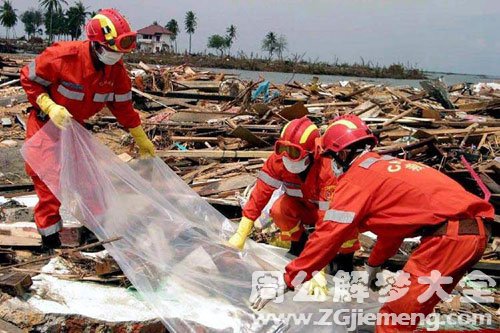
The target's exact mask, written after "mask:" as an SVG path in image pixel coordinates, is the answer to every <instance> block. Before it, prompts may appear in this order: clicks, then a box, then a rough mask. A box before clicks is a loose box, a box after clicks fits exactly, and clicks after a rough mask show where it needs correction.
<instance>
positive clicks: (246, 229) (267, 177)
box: [228, 154, 282, 250]
mask: <svg viewBox="0 0 500 333" xmlns="http://www.w3.org/2000/svg"><path fill="white" fill-rule="evenodd" d="M279 165H280V164H279V163H278V162H277V156H276V155H275V154H272V155H271V156H270V157H269V158H268V159H267V160H266V162H265V163H264V166H263V168H262V170H261V171H260V173H259V176H258V178H257V182H256V184H255V187H254V188H253V190H252V193H251V194H250V198H249V199H248V202H247V203H246V205H245V207H244V208H243V217H242V218H241V221H240V223H239V225H238V229H237V230H236V232H235V233H234V235H233V236H231V238H230V239H229V241H228V242H229V245H231V246H232V247H234V248H236V249H239V250H242V249H243V247H244V246H245V242H246V239H247V238H248V236H249V235H250V233H251V232H252V228H253V225H254V221H255V220H256V219H257V218H258V217H259V216H260V214H261V212H262V210H263V209H264V207H265V206H266V204H267V203H268V202H269V199H271V196H272V195H273V192H274V190H276V189H277V188H279V187H280V186H281V184H282V182H281V179H280V177H279V172H278V170H277V169H278V168H279Z"/></svg>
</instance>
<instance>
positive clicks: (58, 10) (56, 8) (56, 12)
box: [40, 0, 68, 42]
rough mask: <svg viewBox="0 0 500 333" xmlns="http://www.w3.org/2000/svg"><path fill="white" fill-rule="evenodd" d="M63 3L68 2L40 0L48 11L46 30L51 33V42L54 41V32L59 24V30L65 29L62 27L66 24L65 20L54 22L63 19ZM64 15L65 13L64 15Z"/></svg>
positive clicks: (64, 0) (62, 0)
mask: <svg viewBox="0 0 500 333" xmlns="http://www.w3.org/2000/svg"><path fill="white" fill-rule="evenodd" d="M62 4H65V5H67V4H68V2H67V1H66V0H40V5H41V6H42V7H43V8H44V9H45V10H46V11H47V13H46V19H45V30H46V31H47V33H48V34H49V42H52V40H53V36H54V32H55V29H54V28H55V26H56V24H57V28H58V29H59V31H61V30H64V29H61V28H62V26H64V22H56V23H54V20H59V21H60V19H61V17H60V16H61V15H62ZM55 16H58V17H55ZM62 16H64V15H62Z"/></svg>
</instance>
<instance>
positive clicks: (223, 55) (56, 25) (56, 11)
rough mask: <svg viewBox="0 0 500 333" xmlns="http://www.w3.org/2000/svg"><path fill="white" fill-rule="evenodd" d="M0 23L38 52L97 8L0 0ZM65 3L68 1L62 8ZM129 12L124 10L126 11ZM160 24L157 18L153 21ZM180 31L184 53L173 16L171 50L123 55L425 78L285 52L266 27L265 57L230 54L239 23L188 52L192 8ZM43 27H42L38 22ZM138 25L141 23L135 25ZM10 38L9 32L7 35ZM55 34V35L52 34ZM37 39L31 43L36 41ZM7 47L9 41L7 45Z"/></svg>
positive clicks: (194, 20) (78, 27)
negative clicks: (20, 31)
mask: <svg viewBox="0 0 500 333" xmlns="http://www.w3.org/2000/svg"><path fill="white" fill-rule="evenodd" d="M0 1H2V2H1V3H0V25H3V26H4V27H5V28H6V30H7V34H8V33H9V32H11V36H12V37H11V38H15V37H16V36H14V33H12V31H13V27H14V26H15V25H16V23H17V21H18V20H19V21H21V22H22V23H23V24H24V30H25V33H26V34H27V36H28V39H29V40H30V41H31V42H30V43H26V44H25V45H21V48H23V49H24V50H26V51H28V52H35V53H36V52H41V51H42V50H43V49H44V47H45V46H46V45H47V44H43V39H42V38H43V36H44V33H45V34H46V36H48V39H47V41H48V42H49V43H50V42H52V41H53V40H54V39H57V40H68V39H71V40H74V39H78V38H80V37H81V35H82V33H83V27H84V25H85V22H86V21H87V19H88V18H89V17H92V16H94V15H95V14H96V13H95V12H90V11H89V10H88V8H87V7H85V6H84V4H83V1H81V0H76V1H74V3H73V5H68V1H66V0H38V3H39V5H40V8H39V9H34V8H30V9H28V10H27V11H25V12H23V13H21V14H20V15H19V17H18V14H17V10H16V9H15V8H14V7H13V4H12V3H13V2H12V1H11V0H0ZM64 6H68V7H67V8H64ZM124 14H125V15H127V13H124ZM155 23H158V21H155ZM183 23H184V31H185V33H187V34H188V36H189V39H188V42H189V43H188V45H189V48H188V50H186V52H184V53H182V51H181V53H177V51H178V50H177V40H178V36H179V34H180V33H181V28H180V27H179V23H178V21H177V20H176V19H175V18H172V19H170V20H169V21H168V22H167V23H166V24H165V27H166V28H167V29H168V30H170V31H171V32H172V34H171V35H170V51H169V52H165V53H159V54H144V53H139V52H134V53H132V54H127V55H126V58H125V59H126V60H128V61H131V62H139V61H143V62H146V63H152V64H165V65H180V64H184V63H190V64H192V65H194V66H199V67H218V68H226V69H243V70H253V71H270V72H286V73H306V74H324V75H344V76H357V77H373V78H397V79H423V78H425V75H424V73H423V71H422V70H420V69H417V68H414V67H413V66H411V65H404V64H393V65H390V66H381V65H378V64H373V63H372V62H370V61H368V62H365V61H364V59H363V58H361V61H360V62H355V63H346V62H340V61H339V60H338V59H337V60H335V61H333V62H332V63H328V62H325V61H319V60H317V59H316V60H313V59H306V53H304V54H293V53H290V52H289V53H288V55H286V54H285V51H288V50H289V44H288V40H287V37H286V36H285V35H283V34H278V33H276V32H274V31H269V32H268V33H267V34H266V35H265V36H263V39H262V41H261V51H262V52H264V53H265V54H267V56H261V55H259V54H258V53H250V55H247V54H245V53H243V52H241V51H240V52H238V53H237V54H235V55H232V54H231V48H232V46H233V45H234V43H235V41H236V40H237V27H236V25H234V24H231V25H230V26H229V27H227V28H226V31H225V33H223V34H213V35H211V36H210V37H209V38H208V40H207V44H206V46H207V49H208V50H214V51H215V54H211V53H208V52H207V51H204V52H203V53H193V52H192V43H191V42H192V38H193V35H194V34H195V32H196V30H197V29H198V17H197V15H196V13H194V12H193V11H188V12H187V13H186V14H185V15H184V18H183ZM42 26H44V27H45V29H44V30H43V29H42V28H41V27H42ZM135 28H137V29H139V28H140V27H135ZM6 37H8V36H6ZM54 37H55V38H54ZM36 40H38V41H40V43H34V41H36ZM5 46H9V45H8V44H5Z"/></svg>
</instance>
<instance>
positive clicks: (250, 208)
mask: <svg viewBox="0 0 500 333" xmlns="http://www.w3.org/2000/svg"><path fill="white" fill-rule="evenodd" d="M278 160H279V158H278V156H277V155H276V154H272V155H271V156H269V158H268V159H267V160H266V162H265V163H264V166H263V167H262V170H261V171H260V172H259V175H258V176H257V182H256V183H255V187H254V188H253V190H252V193H251V194H250V198H249V199H248V201H247V203H246V204H245V207H244V208H243V216H244V217H246V218H248V219H250V220H252V221H255V220H256V219H257V218H258V217H259V216H260V214H261V213H262V210H263V209H264V207H265V206H266V204H267V203H268V202H269V200H270V199H271V196H272V195H273V192H274V191H275V190H276V189H277V188H279V187H280V186H281V185H282V184H283V182H282V178H281V176H280V174H281V173H280V169H282V165H283V164H282V163H281V162H280V161H278ZM280 167H281V168H280Z"/></svg>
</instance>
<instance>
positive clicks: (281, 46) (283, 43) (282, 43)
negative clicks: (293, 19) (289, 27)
mask: <svg viewBox="0 0 500 333" xmlns="http://www.w3.org/2000/svg"><path fill="white" fill-rule="evenodd" d="M287 48H288V41H287V39H286V37H285V36H284V35H280V36H279V37H278V40H277V41H276V53H277V54H278V58H279V59H280V60H283V51H285V50H286V49H287Z"/></svg>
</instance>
